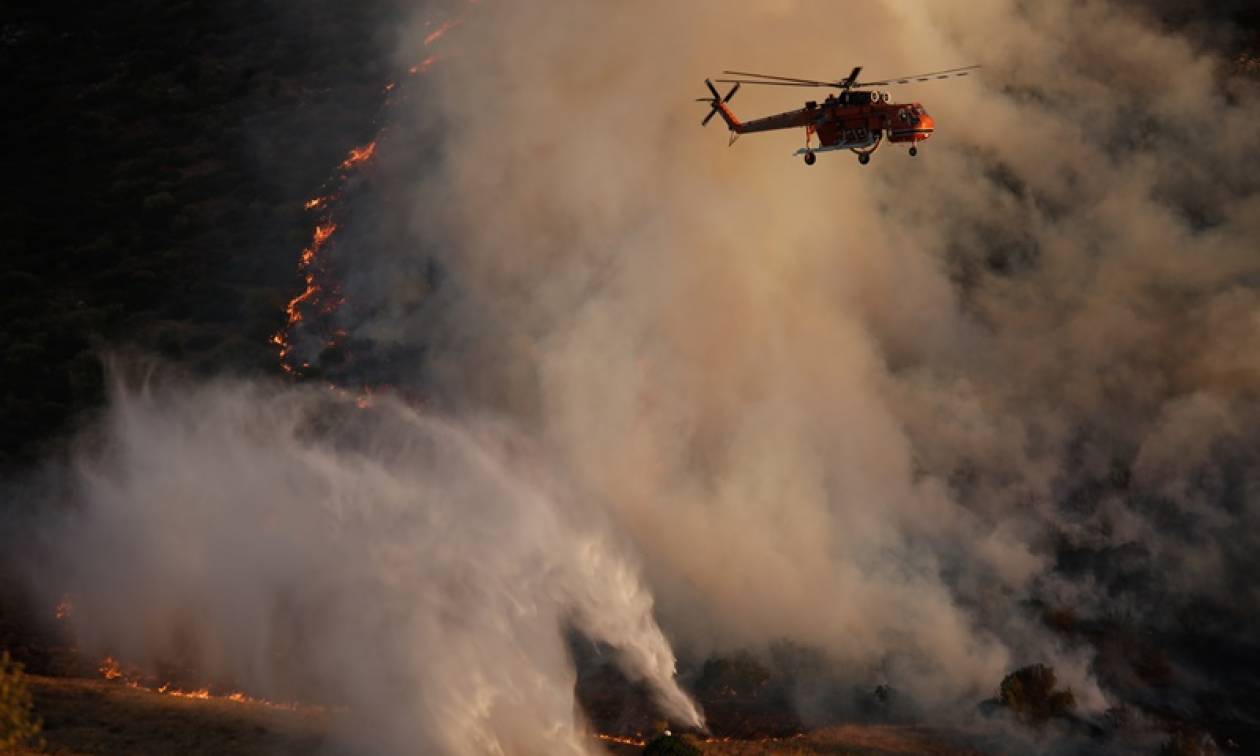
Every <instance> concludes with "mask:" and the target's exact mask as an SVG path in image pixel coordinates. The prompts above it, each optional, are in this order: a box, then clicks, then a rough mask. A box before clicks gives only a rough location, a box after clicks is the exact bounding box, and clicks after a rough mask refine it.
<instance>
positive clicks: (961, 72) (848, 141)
mask: <svg viewBox="0 0 1260 756" xmlns="http://www.w3.org/2000/svg"><path fill="white" fill-rule="evenodd" d="M979 67H980V66H962V67H961V68H948V69H945V70H944V71H930V72H928V73H922V74H915V75H913V76H902V77H898V78H894V79H883V80H880V81H861V82H860V81H858V80H857V78H858V75H859V74H861V73H862V68H861V66H858V67H857V68H854V69H853V72H852V73H850V74H849V75H848V76H847V77H846V78H844V79H841V80H840V81H818V80H815V79H795V78H791V77H788V76H770V75H767V74H757V73H747V72H745V71H723V72H722V73H724V74H727V75H729V76H737V77H742V78H734V79H718V81H719V82H725V83H732V84H734V85H735V86H733V87H731V91H729V92H727V93H726V96H725V97H722V96H721V95H719V94H718V91H717V88H715V87H714V86H713V82H712V81H710V80H708V79H705V80H704V84H705V86H707V87H708V88H709V91H710V92H712V93H713V97H711V98H710V97H701V98H698V99H697V100H696V102H705V103H708V104H709V105H710V106H712V110H710V111H709V114H708V115H707V116H705V117H704V120H703V121H701V122H700V125H701V126H707V125H708V123H709V121H710V119H712V118H713V116H714V115H721V116H722V120H723V121H726V125H727V127H728V128H729V129H730V130H731V143H732V144H734V142H735V140H736V138H738V137H739V135H740V134H751V133H754V132H758V131H777V130H779V129H792V128H798V127H802V126H803V127H804V128H805V146H804V147H803V148H802V149H799V150H797V151H796V152H795V153H793V154H796V155H804V156H805V164H806V165H813V164H814V161H816V160H817V159H818V156H817V153H819V152H830V151H832V150H852V151H853V152H854V153H856V154H857V156H858V162H859V163H861V164H862V165H866V164H867V163H869V162H870V161H871V153H873V152H875V150H877V149H878V148H879V145H880V144H881V143H882V142H883V141H884V140H885V139H887V140H888V141H889V142H893V143H899V144H909V145H910V155H911V156H912V157H913V156H914V155H917V154H919V148H918V147H917V146H916V145H917V144H918V143H919V142H922V141H923V140H924V139H927V138H928V137H930V136H932V132H933V131H934V130H935V129H936V122H935V121H934V120H933V119H932V116H930V115H928V114H927V111H926V110H924V109H923V106H922V105H921V104H919V103H917V102H909V103H895V102H892V101H891V100H892V98H891V97H890V96H889V94H888V93H887V92H881V91H879V90H878V89H874V87H887V86H891V85H893V84H909V83H911V82H919V81H938V80H941V79H952V78H955V77H959V76H967V75H968V74H970V73H971V72H972V71H974V70H976V69H977V68H979ZM741 84H762V85H766V86H774V87H831V88H833V89H839V90H840V92H839V94H831V95H828V96H827V99H825V100H823V101H822V102H817V101H815V100H810V101H808V102H806V103H805V107H803V108H800V109H798V110H789V111H787V112H786V113H778V114H776V115H772V116H766V117H765V118H757V119H755V120H752V121H741V120H739V118H737V117H736V116H735V114H734V113H733V112H731V109H730V108H729V107H728V106H727V103H728V102H730V101H731V98H732V97H734V96H735V93H736V92H738V91H739V87H740V85H741ZM814 136H817V137H818V146H817V147H814V146H812V140H813V137H814Z"/></svg>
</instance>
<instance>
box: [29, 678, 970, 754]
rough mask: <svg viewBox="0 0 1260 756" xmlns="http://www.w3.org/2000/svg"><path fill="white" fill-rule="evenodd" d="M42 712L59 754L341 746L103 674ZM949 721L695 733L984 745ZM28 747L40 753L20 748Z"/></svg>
mask: <svg viewBox="0 0 1260 756" xmlns="http://www.w3.org/2000/svg"><path fill="white" fill-rule="evenodd" d="M29 680H30V684H31V687H32V690H33V692H34V697H35V705H36V708H37V710H38V711H39V713H40V715H41V716H42V718H43V720H44V730H43V737H44V739H45V741H46V747H45V749H44V750H43V751H42V752H43V753H51V754H59V755H60V756H79V755H83V756H86V755H87V754H113V753H127V754H135V755H136V756H149V755H152V756H158V755H159V754H171V753H180V754H188V755H190V756H197V755H199V754H206V755H207V756H209V755H210V754H224V753H232V754H243V755H245V756H249V755H250V754H260V755H261V754H268V755H269V756H282V755H283V754H295V755H296V754H310V753H316V752H318V753H325V754H337V753H341V752H342V751H340V750H338V746H337V744H335V743H333V742H332V741H331V740H330V739H329V738H328V736H327V732H328V729H329V722H330V718H331V716H332V715H331V714H330V713H329V712H328V711H325V710H322V709H317V708H307V709H299V710H296V711H290V710H287V709H281V708H275V707H270V706H266V705H264V704H255V703H236V702H233V701H224V700H197V699H185V698H174V697H171V696H166V695H161V694H158V693H154V692H150V691H145V690H137V689H134V688H129V687H127V686H126V685H123V684H121V683H118V682H111V681H106V680H101V679H85V678H60V677H40V676H32V677H30V678H29ZM952 739H953V735H952V734H950V733H948V732H944V731H934V730H931V729H928V728H923V727H916V726H907V725H845V726H841V727H831V728H825V729H821V730H818V731H815V732H810V733H808V734H801V735H797V736H789V737H783V738H761V739H758V738H749V739H708V740H701V739H697V740H696V741H694V742H697V744H698V745H699V746H700V748H701V749H702V751H703V752H704V753H706V754H723V755H724V756H752V755H753V754H870V755H871V756H882V755H883V754H931V755H933V756H967V755H968V754H975V753H979V752H978V751H974V750H968V749H966V748H963V747H960V746H956V745H953V744H952V742H951V741H952ZM601 744H602V746H603V747H604V748H605V749H606V750H608V751H609V752H611V753H614V754H634V753H639V752H640V751H641V750H642V748H641V746H638V745H635V744H628V743H623V744H619V743H616V742H610V741H601ZM16 753H18V754H21V755H22V756H28V755H29V754H35V753H40V751H36V750H19V751H17V752H16Z"/></svg>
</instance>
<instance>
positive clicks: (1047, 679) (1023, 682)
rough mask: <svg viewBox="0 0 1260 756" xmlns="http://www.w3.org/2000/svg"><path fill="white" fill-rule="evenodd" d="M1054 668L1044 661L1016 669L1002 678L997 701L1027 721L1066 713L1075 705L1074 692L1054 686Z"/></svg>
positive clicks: (1039, 721) (1037, 721) (1030, 722)
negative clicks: (1056, 688)
mask: <svg viewBox="0 0 1260 756" xmlns="http://www.w3.org/2000/svg"><path fill="white" fill-rule="evenodd" d="M1057 683H1058V680H1057V679H1056V678H1055V676H1054V670H1053V669H1051V668H1050V667H1047V666H1046V665H1044V664H1033V665H1030V666H1027V667H1024V668H1022V669H1017V670H1015V671H1014V672H1012V673H1010V674H1009V675H1007V676H1006V678H1005V679H1003V680H1002V687H1001V689H1000V690H999V692H998V701H999V702H1000V703H1001V704H1002V705H1003V706H1005V707H1006V708H1007V709H1009V710H1010V711H1011V712H1012V713H1014V714H1015V716H1016V717H1018V718H1019V719H1020V720H1021V721H1023V722H1026V723H1028V724H1041V723H1043V722H1045V721H1046V720H1048V719H1051V718H1052V717H1066V716H1068V715H1070V714H1071V713H1072V711H1073V710H1075V709H1076V696H1074V695H1072V691H1071V690H1070V689H1069V690H1055V689H1054V688H1055V685H1056V684H1057Z"/></svg>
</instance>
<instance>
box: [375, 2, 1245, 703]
mask: <svg viewBox="0 0 1260 756" xmlns="http://www.w3.org/2000/svg"><path fill="white" fill-rule="evenodd" d="M482 10H483V12H482V13H480V14H479V15H477V17H476V21H474V22H471V23H469V24H468V25H467V26H466V27H465V28H463V29H462V30H461V33H460V37H459V40H458V49H457V51H455V52H453V53H452V54H451V56H450V59H449V60H447V61H446V62H445V65H444V67H443V68H441V69H440V70H438V71H437V72H436V73H435V77H436V78H437V81H438V83H437V85H436V86H438V87H440V88H441V90H442V91H441V95H440V97H439V99H440V102H441V103H442V114H443V118H444V119H445V120H446V121H447V122H448V123H450V124H454V125H455V126H454V127H453V128H452V132H451V133H450V134H449V136H448V138H447V139H446V140H445V142H444V144H445V147H446V150H447V155H448V158H447V161H446V169H445V170H444V171H442V172H441V173H439V174H437V175H436V176H434V177H433V178H432V179H431V180H422V181H421V182H419V186H418V187H417V189H416V190H415V191H416V196H417V202H416V210H415V234H416V237H417V239H428V238H434V237H435V236H436V237H441V238H454V239H458V243H457V244H453V245H450V246H449V248H444V249H442V250H439V251H437V252H436V253H435V252H434V251H433V250H431V249H428V248H426V249H424V252H423V254H425V255H436V256H437V257H438V259H440V260H441V265H442V267H443V268H444V269H446V270H449V271H452V273H451V278H452V279H453V280H455V281H457V282H458V288H457V293H455V294H452V295H450V298H449V299H448V300H445V301H444V302H443V304H444V311H445V312H446V313H447V316H446V317H445V318H440V319H436V320H435V319H433V318H432V317H431V313H430V312H427V311H426V312H424V313H423V318H420V319H417V320H416V321H415V323H414V328H413V329H412V330H411V331H410V333H412V334H440V335H442V336H445V337H446V338H447V339H448V342H447V343H451V342H450V341H449V334H451V333H457V334H459V339H458V343H457V344H456V345H454V346H451V347H450V348H449V349H445V350H435V352H434V353H433V354H432V355H430V358H429V362H428V363H427V364H428V365H430V366H436V371H435V372H436V375H437V381H436V382H437V385H438V386H440V387H441V388H440V389H439V391H438V393H439V394H440V395H441V396H443V397H445V398H446V399H447V400H448V401H452V402H458V401H466V402H468V403H470V404H473V405H478V406H483V405H486V404H489V405H492V406H496V407H499V408H501V409H502V410H503V411H505V412H507V413H508V414H511V415H513V416H515V417H517V418H519V419H520V420H521V422H524V423H526V424H527V425H528V427H531V428H533V429H534V432H536V433H538V434H540V435H541V436H542V437H544V438H546V439H547V442H548V444H549V445H550V446H552V447H554V448H556V449H558V450H560V454H561V455H564V457H565V463H564V467H565V469H566V470H567V471H568V473H569V474H571V475H574V476H576V477H578V478H579V479H581V480H582V481H583V484H584V485H585V486H586V487H588V488H589V489H591V490H592V491H595V492H598V495H599V498H601V499H602V500H605V501H607V502H609V506H610V508H611V511H612V512H613V516H614V517H615V518H616V519H617V520H618V522H619V523H620V524H621V525H622V527H624V528H625V530H626V531H627V532H628V533H630V534H632V536H633V537H634V539H635V540H636V542H637V543H638V545H639V549H640V550H641V552H642V554H643V555H644V558H645V562H646V564H647V565H648V571H649V576H650V583H651V585H652V586H653V588H654V590H655V591H656V593H657V596H658V599H659V602H660V614H661V617H662V621H663V622H664V624H665V626H666V628H667V630H668V632H669V634H670V636H671V637H672V638H674V639H675V640H676V641H677V642H678V643H681V644H682V646H683V647H684V648H685V649H687V650H688V651H689V652H694V653H700V654H702V653H705V652H707V651H710V650H714V649H728V648H732V647H741V646H747V645H755V644H758V643H766V642H769V641H772V640H774V639H776V638H789V639H792V640H795V641H798V642H801V643H805V644H809V645H812V646H817V647H821V648H823V649H826V650H827V652H828V653H829V654H830V655H831V656H832V657H833V658H834V659H835V661H836V662H837V664H838V666H839V667H840V668H842V669H844V670H847V674H849V675H850V676H851V677H852V679H854V680H855V681H857V682H862V683H875V682H879V681H884V680H891V681H892V682H893V683H894V684H895V685H897V686H899V687H901V688H902V689H908V690H909V691H910V692H911V693H912V694H913V695H914V696H916V697H917V698H919V699H921V700H923V701H927V702H935V703H938V704H939V703H942V702H971V701H974V700H975V699H976V698H977V697H979V696H983V695H984V694H986V693H987V692H988V691H990V690H991V689H992V686H993V685H994V684H995V682H996V681H997V680H998V679H1000V678H1001V675H1002V674H1003V672H1004V671H1007V670H1009V669H1011V668H1012V667H1013V666H1015V665H1018V664H1022V663H1027V662H1028V661H1031V660H1035V659H1040V660H1046V661H1049V662H1050V663H1052V664H1054V666H1055V667H1056V668H1057V669H1058V671H1059V674H1060V677H1061V678H1065V679H1066V680H1067V681H1068V682H1069V683H1070V684H1071V685H1072V687H1073V688H1074V689H1075V691H1076V693H1077V697H1078V700H1079V701H1080V702H1081V703H1082V704H1083V707H1084V708H1085V709H1086V710H1098V709H1100V708H1102V707H1104V706H1105V705H1107V703H1108V701H1107V697H1106V696H1105V695H1104V693H1103V691H1101V690H1100V689H1099V688H1098V686H1097V684H1096V681H1095V680H1094V679H1093V678H1092V676H1091V672H1090V669H1089V664H1090V656H1091V652H1090V651H1089V650H1088V649H1086V648H1083V647H1067V646H1065V645H1064V644H1063V642H1062V641H1060V640H1057V639H1056V638H1054V637H1052V636H1051V635H1050V634H1049V633H1048V632H1047V631H1046V630H1044V629H1043V628H1042V626H1041V622H1040V618H1039V617H1037V616H1036V614H1035V613H1032V612H1027V611H1025V610H1021V609H1019V608H1018V607H1019V604H1020V602H1022V601H1025V600H1028V599H1036V600H1039V601H1042V602H1047V603H1049V604H1051V605H1058V606H1066V607H1070V608H1071V609H1072V610H1073V611H1074V612H1079V613H1080V615H1082V616H1091V617H1100V616H1104V615H1112V614H1116V613H1119V614H1124V613H1135V614H1137V615H1138V616H1140V617H1141V618H1142V619H1143V621H1154V622H1170V621H1172V615H1174V614H1176V613H1177V612H1179V611H1181V610H1182V609H1183V608H1185V607H1186V606H1188V605H1189V604H1190V603H1191V602H1192V601H1198V600H1201V599H1204V598H1208V599H1210V600H1213V601H1217V600H1219V601H1229V602H1230V603H1231V604H1234V605H1235V607H1236V608H1237V606H1238V605H1239V604H1241V608H1242V609H1243V611H1245V612H1247V613H1253V612H1254V610H1255V608H1256V607H1255V604H1254V594H1253V593H1252V592H1250V591H1247V592H1245V593H1243V594H1240V593H1239V592H1238V588H1239V579H1240V577H1241V576H1242V575H1245V574H1247V572H1246V570H1247V567H1248V565H1249V563H1250V558H1249V557H1248V556H1246V555H1247V554H1249V553H1250V552H1251V548H1252V546H1253V545H1254V544H1253V543H1252V537H1251V536H1250V535H1248V533H1250V532H1252V528H1251V525H1253V524H1254V521H1255V510H1254V505H1253V504H1251V503H1250V496H1249V495H1248V492H1249V491H1250V490H1251V488H1252V486H1253V483H1252V478H1253V475H1254V473H1253V472H1252V470H1253V469H1254V464H1253V462H1252V461H1251V453H1250V452H1249V451H1248V447H1249V446H1250V444H1249V443H1248V437H1249V434H1250V432H1249V431H1247V430H1246V428H1247V427H1249V426H1250V425H1251V423H1248V422H1247V419H1248V418H1251V417H1253V416H1254V413H1255V403H1254V399H1253V396H1254V390H1253V387H1254V385H1255V376H1256V370H1255V369H1256V364H1255V355H1254V354H1253V351H1254V350H1250V349H1249V348H1247V347H1246V346H1245V345H1246V344H1247V343H1249V341H1250V340H1251V338H1250V337H1251V336H1252V334H1253V330H1254V321H1255V312H1256V305H1257V302H1256V294H1257V291H1256V281H1257V279H1256V277H1255V276H1256V272H1257V265H1258V261H1257V258H1256V256H1255V254H1254V251H1255V243H1254V240H1255V239H1256V238H1257V231H1260V228H1257V221H1256V218H1258V217H1260V215H1257V213H1256V212H1255V211H1256V209H1257V202H1258V199H1260V195H1258V194H1257V186H1256V179H1255V176H1256V175H1258V174H1257V171H1256V168H1257V165H1256V158H1255V155H1256V154H1257V152H1256V147H1257V140H1258V139H1260V135H1258V133H1257V132H1256V130H1255V129H1254V127H1253V124H1254V123H1255V122H1256V116H1257V110H1258V106H1257V99H1256V89H1255V84H1254V82H1251V81H1247V80H1242V79H1240V78H1238V77H1237V76H1234V75H1232V74H1231V71H1230V67H1229V61H1228V59H1227V58H1226V57H1224V55H1223V54H1222V53H1221V52H1220V51H1211V50H1207V49H1203V48H1200V47H1199V46H1198V44H1199V41H1198V40H1200V39H1201V37H1198V36H1195V37H1192V36H1186V35H1182V34H1181V33H1179V32H1177V31H1175V30H1170V29H1165V28H1161V27H1159V26H1158V25H1157V24H1156V23H1155V22H1154V21H1155V19H1153V18H1152V17H1151V14H1150V13H1147V12H1142V13H1139V12H1138V11H1137V10H1135V9H1134V8H1133V7H1132V6H1130V5H1128V4H1119V3H1106V2H1084V3H1072V4H1049V5H1045V4H1041V5H1037V4H1027V3H1017V2H1010V1H1008V0H988V1H987V2H980V3H976V2H965V3H963V2H958V3H932V4H917V3H892V2H889V3H864V4H861V6H859V7H854V6H852V5H845V6H844V7H840V6H838V5H835V4H827V3H806V2H799V3H798V2H767V3H759V4H742V5H740V6H739V7H731V6H730V4H716V3H714V4H703V3H689V4H685V5H683V6H678V5H677V4H650V3H649V4H635V5H633V6H630V5H615V6H609V5H601V4H596V5H591V4H558V5H555V4H553V5H550V6H547V7H544V8H539V7H536V6H530V7H521V6H509V5H507V4H498V5H495V4H492V5H489V6H486V7H485V8H483V9H482ZM413 36H416V35H413ZM418 54H420V53H419V51H418V50H415V49H411V50H408V51H406V53H405V55H407V56H412V57H414V56H416V55H418ZM972 62H978V63H982V64H984V66H985V69H984V71H983V72H982V75H981V76H980V77H978V78H976V79H972V80H968V81H964V82H960V83H957V84H951V85H934V86H928V85H925V86H920V87H917V88H916V87H904V88H901V89H900V90H897V91H896V92H895V94H896V95H897V96H898V97H902V98H909V99H913V100H920V101H923V102H925V103H926V104H927V106H928V109H929V110H930V112H932V113H933V114H934V116H935V117H936V119H937V122H938V126H939V133H938V135H937V136H936V137H935V138H934V139H933V140H932V141H930V142H928V143H927V145H926V146H925V150H924V153H925V154H924V156H923V158H921V159H918V160H916V161H910V160H909V159H908V158H907V157H906V156H905V155H904V154H898V151H896V150H894V149H891V148H888V149H885V150H884V151H882V152H881V153H879V154H877V156H876V160H875V162H874V164H873V165H872V166H870V167H868V168H866V169H859V168H858V167H857V166H856V165H855V164H854V163H853V162H851V161H849V160H846V159H845V157H844V156H834V155H829V156H826V157H825V158H824V159H823V160H822V161H821V163H820V165H819V166H816V167H815V168H814V169H810V170H806V169H804V168H803V167H802V166H801V165H800V164H799V162H797V161H795V160H790V159H789V158H788V154H789V153H790V152H791V151H792V150H793V149H795V148H796V147H797V146H799V142H800V139H801V135H800V134H796V133H791V134H781V135H766V136H757V137H746V138H744V139H743V140H742V141H740V142H739V143H738V144H737V145H735V147H734V148H733V149H729V150H728V149H727V147H726V139H725V137H724V135H722V134H720V133H714V132H718V131H719V129H716V128H712V127H711V128H710V129H709V131H708V132H701V131H699V130H698V129H696V128H695V126H696V122H697V121H698V119H699V117H700V116H701V115H703V111H702V110H700V109H699V106H697V105H695V104H694V103H692V102H691V101H690V100H691V98H693V97H694V96H697V95H700V94H703V90H702V87H701V80H702V79H703V78H704V77H705V76H706V75H712V74H714V73H715V72H716V71H717V70H720V69H721V68H725V67H730V68H739V69H746V70H767V71H770V72H775V73H785V74H788V75H803V76H820V77H825V76H828V75H835V76H839V75H841V74H843V73H845V72H847V70H848V67H849V66H850V65H851V64H853V63H863V64H865V65H866V66H867V69H868V70H869V71H871V72H872V73H875V74H877V75H878V74H882V73H888V72H892V73H900V72H911V71H916V70H923V69H930V68H936V67H947V66H952V65H961V64H966V63H972ZM797 95H798V93H797V92H795V91H794V90H777V91H776V90H770V91H766V90H761V91H758V90H756V89H755V88H753V87H745V88H744V90H743V91H742V92H741V93H740V95H739V97H738V98H737V99H736V100H735V101H734V103H733V104H734V106H735V108H736V110H737V111H738V112H740V113H743V114H746V115H754V114H760V113H763V112H773V111H775V110H781V109H786V108H789V107H793V106H796V105H798V104H799V98H798V96H797ZM425 107H431V103H427V102H426V104H425ZM386 264H387V265H388V264H392V263H390V262H387V263H386ZM440 342H441V337H438V338H435V339H434V343H440ZM1118 553H1132V554H1134V555H1136V556H1135V560H1136V561H1135V563H1134V564H1131V565H1129V566H1127V567H1125V566H1122V565H1119V564H1118V563H1117V560H1118V559H1119V558H1118V557H1116V554H1118ZM1064 554H1076V555H1078V556H1080V555H1083V556H1082V558H1087V561H1088V560H1093V562H1091V566H1090V567H1088V568H1087V569H1085V570H1084V574H1082V572H1081V570H1080V568H1079V567H1078V566H1074V565H1073V564H1069V563H1068V561H1067V560H1066V559H1065V557H1064ZM1121 573H1125V574H1127V575H1129V576H1130V577H1132V574H1133V573H1137V574H1138V575H1139V577H1140V580H1139V581H1138V582H1140V583H1141V584H1142V585H1141V587H1140V589H1130V588H1131V587H1132V586H1131V583H1132V581H1130V582H1129V583H1125V582H1124V580H1122V578H1124V575H1122V574H1121ZM1125 579H1127V578H1125ZM1126 586H1129V588H1126ZM1152 614H1153V616H1152Z"/></svg>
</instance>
